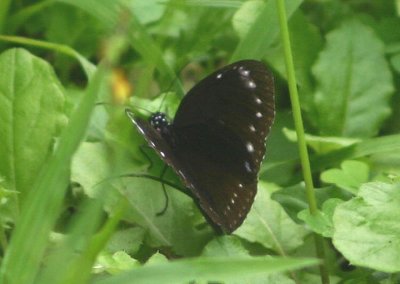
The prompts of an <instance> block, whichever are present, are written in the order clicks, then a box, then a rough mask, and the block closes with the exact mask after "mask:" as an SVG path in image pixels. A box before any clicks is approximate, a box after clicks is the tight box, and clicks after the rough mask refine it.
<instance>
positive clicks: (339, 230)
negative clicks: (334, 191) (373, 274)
mask: <svg viewBox="0 0 400 284" xmlns="http://www.w3.org/2000/svg"><path fill="white" fill-rule="evenodd" d="M399 189H400V184H393V185H391V184H385V183H379V182H371V183H366V184H364V185H363V186H361V188H360V191H359V193H358V195H357V197H356V198H353V199H352V200H349V201H347V202H344V203H342V204H340V205H339V206H338V207H337V209H336V210H335V213H334V215H333V225H334V233H333V243H334V244H335V246H336V247H337V248H338V249H339V250H340V251H341V252H342V253H343V255H344V256H345V257H346V258H347V259H348V260H349V261H350V262H351V263H352V264H354V265H361V266H365V267H370V268H373V269H377V270H380V271H385V272H389V273H390V272H397V271H399V269H400V267H399V263H400V261H399V259H400V242H399V235H400V226H399V222H398V219H397V217H398V216H399V214H400V212H399V211H400V207H399V203H400V191H399ZM349 232H351V233H349Z"/></svg>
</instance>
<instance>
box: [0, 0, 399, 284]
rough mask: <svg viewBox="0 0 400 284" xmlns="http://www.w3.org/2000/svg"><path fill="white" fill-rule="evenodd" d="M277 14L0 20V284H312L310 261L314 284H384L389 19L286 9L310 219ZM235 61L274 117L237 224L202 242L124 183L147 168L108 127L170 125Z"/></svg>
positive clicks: (394, 220) (394, 184)
mask: <svg viewBox="0 0 400 284" xmlns="http://www.w3.org/2000/svg"><path fill="white" fill-rule="evenodd" d="M277 2H280V0H278V1H275V0H269V1H261V0H250V1H242V0H237V1H236V0H214V1H213V0H210V1H209V0H203V1H201V0H186V1H182V0H118V1H107V0H44V1H33V0H16V1H9V0H3V1H1V2H0V34H1V35H0V52H1V53H0V157H1V160H0V261H1V269H0V282H1V283H88V282H89V281H91V283H189V282H190V281H195V283H206V282H207V281H214V282H216V281H217V282H218V281H219V282H222V283H321V276H322V278H324V276H326V275H327V274H324V269H322V270H320V269H319V267H318V263H317V254H316V252H315V247H317V250H319V254H318V255H319V256H320V257H322V254H323V253H322V252H321V251H323V252H324V255H325V256H324V257H323V261H322V263H324V268H325V269H326V271H328V273H329V278H330V282H331V283H400V276H399V275H400V274H399V272H400V223H399V220H398V218H399V216H400V178H399V174H400V134H399V130H400V120H399V115H400V96H399V73H400V29H399V27H400V18H399V16H400V4H399V3H400V2H399V1H396V0H379V1H371V0H286V10H287V17H288V19H289V20H288V27H289V30H290V35H291V48H292V52H293V58H294V67H295V73H296V79H297V83H295V84H296V86H297V89H298V91H299V98H300V104H301V110H302V115H303V122H304V126H305V139H306V140H305V141H306V143H307V146H308V150H309V161H310V164H311V174H312V178H313V182H314V186H315V196H316V204H317V206H318V208H319V211H317V212H314V214H310V211H309V209H308V208H309V203H310V200H311V202H312V200H313V197H312V195H310V191H309V189H310V188H308V190H306V188H305V186H304V183H303V180H304V178H303V170H302V167H301V163H300V158H299V154H298V153H299V151H298V143H297V142H298V139H297V137H298V135H296V132H295V130H294V129H295V127H294V123H293V116H292V113H293V111H294V112H296V110H292V108H291V106H292V103H291V101H290V96H289V91H288V87H287V86H288V84H287V82H288V75H287V71H286V70H287V68H286V65H285V60H288V57H287V54H286V55H285V54H284V52H283V50H284V49H283V46H282V43H281V37H280V30H281V27H280V25H279V20H278V18H279V17H278V14H279V13H278V10H277V6H276V5H277V4H276V3H277ZM245 58H253V59H259V60H262V61H263V62H265V63H266V65H267V66H269V68H270V69H271V70H272V71H273V73H274V75H275V79H276V100H277V105H276V107H277V116H276V119H275V124H274V126H273V129H272V133H271V134H270V137H269V139H268V141H267V155H266V158H265V160H264V163H263V165H262V169H261V171H260V181H259V188H258V193H257V196H256V200H255V202H254V205H253V208H252V210H251V211H250V213H249V215H248V217H247V219H246V220H245V222H244V224H243V225H242V226H241V227H240V228H239V229H238V230H236V231H235V232H234V233H233V234H232V235H225V236H217V235H216V234H215V233H214V231H213V230H212V229H211V227H210V226H209V225H208V224H207V223H206V221H205V219H204V217H203V216H202V214H201V213H200V211H199V210H198V208H197V207H196V205H195V204H194V202H193V201H192V200H191V199H190V198H188V197H187V196H185V195H184V194H182V193H181V192H179V191H177V190H175V189H174V188H172V187H167V193H168V197H169V204H168V207H167V210H166V212H165V213H164V214H162V215H161V216H159V214H157V213H158V212H160V211H161V210H162V209H163V207H164V205H165V196H164V193H163V191H162V188H161V185H160V182H159V181H155V180H150V179H145V178H134V177H130V176H129V174H133V173H134V174H140V173H142V174H143V173H146V174H150V175H153V176H159V175H160V172H161V171H162V168H163V166H164V164H163V163H162V161H161V160H160V159H159V158H158V156H157V155H156V154H155V153H154V152H153V151H148V150H145V151H146V154H147V155H148V156H149V157H150V159H151V161H152V166H151V167H150V165H149V161H148V159H146V156H144V155H143V153H142V152H141V151H140V146H141V145H143V144H144V140H143V137H142V136H141V135H140V133H138V131H137V130H136V129H134V127H133V125H132V124H131V122H130V121H129V119H128V118H127V117H126V115H125V113H124V109H125V107H127V106H128V107H130V108H131V109H132V110H133V111H135V112H136V113H137V115H141V116H148V112H147V111H145V110H149V111H156V110H158V109H159V108H160V107H161V108H162V110H164V111H166V112H167V113H168V114H169V116H170V117H173V114H174V111H175V110H176V107H177V106H178V104H179V102H180V99H181V98H182V96H183V95H184V93H185V90H186V91H187V90H188V89H189V88H190V86H192V85H193V84H194V83H195V82H197V81H199V80H200V79H201V78H203V77H204V76H205V75H207V74H209V73H210V72H212V71H213V70H215V69H216V68H218V67H221V66H223V65H225V64H227V63H229V62H232V61H235V60H239V59H245ZM290 78H291V80H292V79H293V77H290ZM291 80H289V81H291ZM139 107H140V108H139ZM300 136H301V134H300ZM300 136H299V137H300ZM164 178H165V179H166V180H168V181H172V182H173V183H175V184H177V185H179V183H180V181H179V179H178V178H177V177H176V175H175V174H174V173H173V171H172V170H169V171H168V172H167V174H166V176H165V177H164ZM321 240H322V242H321ZM323 281H324V282H325V283H328V281H327V279H325V280H323ZM191 283H193V282H191Z"/></svg>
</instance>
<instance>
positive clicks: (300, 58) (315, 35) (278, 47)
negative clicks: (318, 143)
mask: <svg viewBox="0 0 400 284" xmlns="http://www.w3.org/2000/svg"><path fill="white" fill-rule="evenodd" d="M289 30H290V41H291V43H292V44H291V48H292V52H293V58H294V68H295V72H296V80H297V84H298V86H299V92H300V100H301V103H302V105H301V107H302V109H304V110H306V112H305V114H308V112H309V111H311V110H313V103H314V102H313V101H312V100H313V97H312V92H313V91H314V90H313V88H314V87H313V80H314V79H313V78H312V76H311V66H312V64H314V62H315V60H316V57H317V55H318V53H319V52H320V50H321V48H322V36H321V34H320V32H319V30H318V28H317V27H316V26H314V25H313V24H312V22H311V21H310V19H309V18H308V17H307V15H305V14H304V12H303V11H302V10H300V9H299V10H296V12H295V13H294V14H293V16H292V17H291V18H290V21H289ZM265 59H266V60H267V61H268V63H269V64H270V65H271V66H272V67H273V69H274V70H276V71H277V72H279V75H280V76H282V78H285V79H286V80H287V73H286V64H285V57H284V51H283V47H282V44H281V39H280V38H277V42H276V43H275V44H274V45H273V46H271V47H270V48H269V49H268V50H267V51H266V55H265Z"/></svg>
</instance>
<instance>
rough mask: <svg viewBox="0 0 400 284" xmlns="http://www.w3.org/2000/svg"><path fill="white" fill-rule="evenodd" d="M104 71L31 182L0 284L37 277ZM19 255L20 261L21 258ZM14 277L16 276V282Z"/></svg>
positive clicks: (92, 83) (102, 83)
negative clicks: (71, 166) (73, 157)
mask: <svg viewBox="0 0 400 284" xmlns="http://www.w3.org/2000/svg"><path fill="white" fill-rule="evenodd" d="M22 70H26V69H22ZM106 71H107V70H106V69H104V68H99V69H97V72H96V74H95V76H94V77H93V80H92V81H91V84H90V85H89V87H88V90H87V93H86V95H85V96H84V97H83V99H82V100H81V101H80V103H79V104H78V105H77V107H76V108H75V109H74V112H73V114H72V115H71V119H70V122H69V124H68V127H66V128H65V129H64V131H63V132H62V133H61V135H60V139H59V142H58V145H57V147H56V149H55V151H54V154H53V155H52V156H51V157H50V159H49V160H48V162H47V163H46V164H45V165H44V166H43V170H42V171H41V172H40V174H38V175H37V177H36V179H35V180H34V182H33V184H32V190H31V191H29V192H28V194H27V196H26V198H25V200H24V203H23V204H22V205H23V206H21V215H20V217H19V219H18V222H17V225H16V227H15V229H14V231H13V234H12V238H11V241H10V244H9V246H8V249H7V251H6V255H5V257H4V259H3V263H2V266H1V270H0V273H1V274H0V282H4V281H8V282H7V283H21V282H23V283H31V282H32V281H33V280H34V278H35V275H36V274H37V273H38V269H39V268H40V265H41V264H42V262H41V260H42V256H43V253H44V252H45V248H46V246H47V240H48V236H49V234H50V230H51V229H52V228H53V226H54V223H55V222H56V219H57V217H58V214H59V212H60V210H61V205H62V201H63V198H64V196H65V191H66V189H67V185H68V180H67V177H68V170H69V165H70V162H71V157H72V155H73V153H74V152H75V150H76V149H77V147H78V144H79V142H80V141H81V139H82V137H83V135H84V133H85V130H86V127H87V125H88V123H89V117H90V113H91V110H92V108H93V106H94V103H95V101H96V97H97V94H98V93H99V92H100V91H101V90H104V88H102V87H104V83H105V82H107V81H106V80H105V78H106V76H105V75H106V74H107V72H106ZM27 107H28V106H27ZM27 111H29V109H28V110H27ZM49 189H51V190H49ZM27 236H34V238H27ZM21 255H24V257H23V258H21ZM84 274H85V275H86V273H84ZM15 275H18V278H17V279H16V278H15Z"/></svg>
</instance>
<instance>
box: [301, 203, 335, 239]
mask: <svg viewBox="0 0 400 284" xmlns="http://www.w3.org/2000/svg"><path fill="white" fill-rule="evenodd" d="M342 202H343V200H341V199H337V198H331V199H328V200H327V201H326V202H325V203H324V204H323V205H322V209H321V211H317V214H316V215H312V214H310V210H308V209H305V210H303V211H300V212H299V214H298V217H299V219H301V220H303V221H304V222H305V223H306V224H307V225H308V226H309V227H310V228H311V229H312V230H313V231H314V232H316V233H317V234H320V235H322V236H323V237H325V238H332V235H333V223H332V216H333V213H334V212H335V208H336V206H338V205H339V204H340V203H342Z"/></svg>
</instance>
